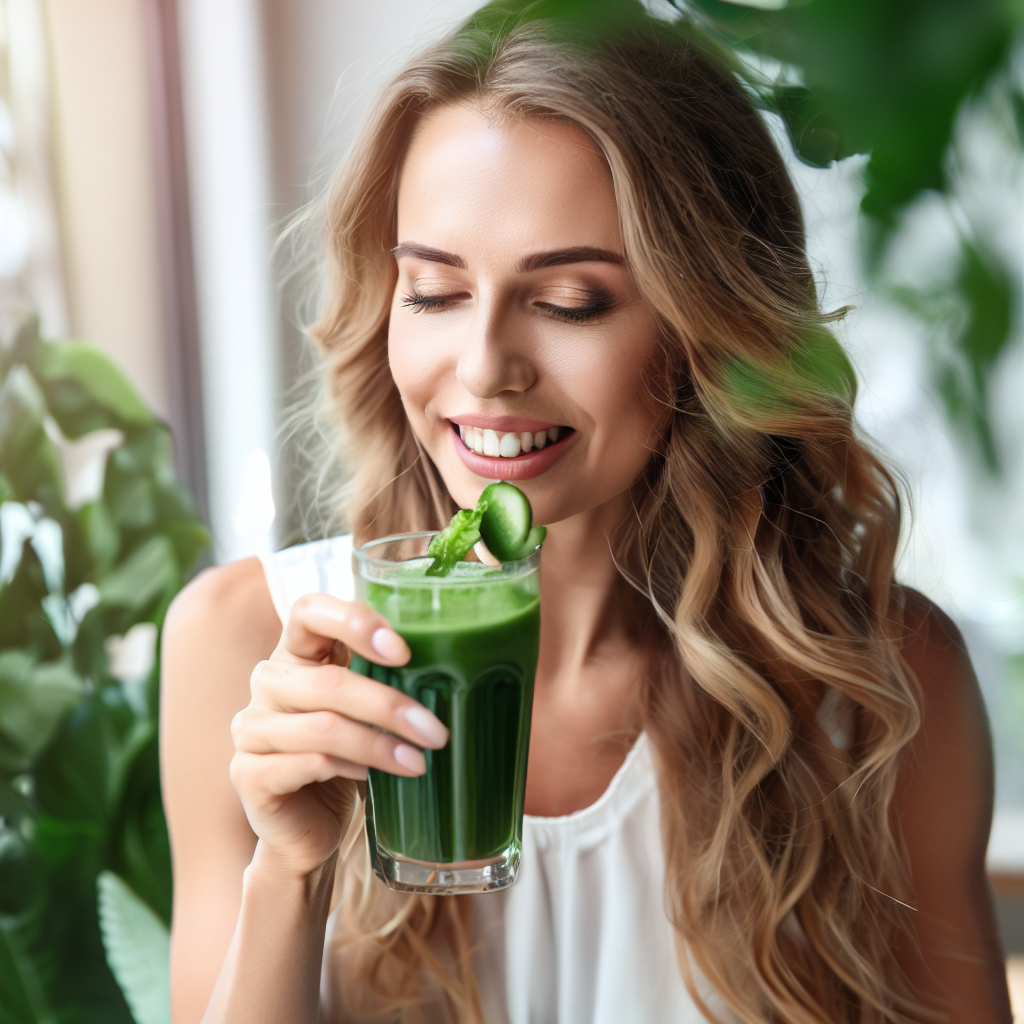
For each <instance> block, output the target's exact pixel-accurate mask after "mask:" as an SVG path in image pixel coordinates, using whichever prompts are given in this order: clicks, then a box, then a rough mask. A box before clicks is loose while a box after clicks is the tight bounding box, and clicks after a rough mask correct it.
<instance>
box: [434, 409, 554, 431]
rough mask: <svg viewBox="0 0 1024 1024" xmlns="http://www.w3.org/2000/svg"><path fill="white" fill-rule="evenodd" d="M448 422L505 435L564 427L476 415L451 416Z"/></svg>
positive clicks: (549, 423) (534, 421)
mask: <svg viewBox="0 0 1024 1024" xmlns="http://www.w3.org/2000/svg"><path fill="white" fill-rule="evenodd" d="M448 420H449V422H451V423H457V424H459V426H462V427H477V428H479V429H480V430H494V431H499V432H502V433H505V434H511V433H516V434H522V433H523V432H524V431H527V430H529V431H530V432H531V433H533V434H535V433H537V431H538V430H547V429H548V427H561V426H564V424H562V423H551V422H549V421H548V420H524V419H522V418H521V417H519V416H478V415H476V414H475V413H469V414H468V415H466V416H449V417H448Z"/></svg>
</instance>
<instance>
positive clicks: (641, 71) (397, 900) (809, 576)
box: [309, 4, 924, 1024]
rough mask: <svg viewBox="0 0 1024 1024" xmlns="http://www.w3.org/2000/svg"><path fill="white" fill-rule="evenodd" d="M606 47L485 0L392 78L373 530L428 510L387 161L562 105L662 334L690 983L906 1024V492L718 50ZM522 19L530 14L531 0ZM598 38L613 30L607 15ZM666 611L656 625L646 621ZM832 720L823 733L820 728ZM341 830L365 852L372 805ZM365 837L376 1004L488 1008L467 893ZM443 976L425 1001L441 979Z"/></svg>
mask: <svg viewBox="0 0 1024 1024" xmlns="http://www.w3.org/2000/svg"><path fill="white" fill-rule="evenodd" d="M622 9H623V11H628V13H624V14H623V15H622V20H621V21H620V23H618V24H617V25H616V26H615V28H614V31H607V30H605V31H590V30H587V29H583V28H580V27H579V26H574V25H573V24H571V23H560V22H559V21H558V20H557V19H536V18H534V19H533V20H531V19H530V18H529V17H528V16H525V15H518V16H511V15H508V16H506V15H505V14H503V13H502V9H501V8H496V7H494V6H492V7H490V8H486V9H485V10H484V11H483V12H481V14H479V15H477V16H476V17H474V18H473V19H470V21H469V22H467V23H466V24H465V25H464V26H463V27H462V28H461V29H459V30H458V31H457V32H455V33H454V34H452V35H451V36H450V37H448V38H446V39H445V40H443V41H442V42H441V43H439V44H437V45H435V46H433V47H432V48H431V49H429V50H428V51H427V52H425V53H423V54H421V55H420V56H419V57H417V58H416V59H414V60H413V61H411V62H410V63H409V64H408V65H407V66H406V67H405V68H404V69H403V70H402V71H401V72H400V73H399V74H398V75H397V76H396V77H395V78H394V80H393V81H392V82H391V84H390V85H389V86H388V88H387V89H386V90H385V92H384V94H383V96H382V98H381V100H380V102H379V104H378V105H377V107H376V109H375V111H374V113H373V114H372V116H371V117H370V119H369V121H368V123H367V125H366V127H365V128H364V131H363V133H362V135H361V136H360V138H359V139H358V141H357V143H356V145H355V146H354V149H353V151H352V153H351V155H350V156H349V158H348V160H347V162H346V163H345V164H344V165H343V167H342V168H341V170H340V171H339V173H338V174H337V176H336V178H335V180H334V181H333V183H332V185H331V187H330V190H329V193H328V195H327V199H326V230H327V239H328V247H329V271H330V279H329V286H328V289H327V294H326V303H325V306H324V308H323V310H322V315H321V316H320V319H319V320H318V322H317V323H316V324H315V325H314V326H313V327H312V328H311V329H310V331H309V333H310V335H311V337H312V338H313V339H314V341H315V343H316V344H317V345H318V347H319V349H320V350H321V352H322V354H323V361H324V370H325V379H326V388H327V393H328V395H329V398H330V401H331V403H332V407H333V409H334V410H335V411H336V414H337V417H338V424H339V431H340V440H339V445H340V451H341V452H342V453H343V458H344V462H345V465H346V467H347V472H348V479H347V483H346V487H345V491H344V495H343V506H344V509H345V512H346V515H347V519H348V524H349V527H350V528H351V529H352V531H353V532H354V533H355V534H356V536H357V537H362V538H367V537H370V536H371V535H383V534H386V533H390V532H394V531H398V530H410V529H422V528H431V527H436V526H439V525H441V524H442V522H443V521H444V520H445V519H446V517H447V515H448V514H449V513H450V511H451V505H452V503H451V500H450V498H449V497H448V495H447V492H446V491H445V488H444V484H443V482H442V481H441V479H440V477H439V476H438V474H437V472H436V470H435V468H434V467H433V465H432V464H431V463H430V462H429V460H428V459H427V458H426V456H425V455H424V454H423V452H422V451H421V450H420V448H419V446H418V444H417V441H416V438H415V436H414V435H413V433H412V431H411V429H410V426H409V424H408V422H407V420H406V417H405V415H404V412H403V409H402V406H401V402H400V400H399V396H398V393H397V390H396V388H395V385H394V382H393V380H392V378H391V375H390V372H389V368H388V362H387V351H386V336H387V325H388V312H389V305H390V299H391V296H392V293H393V289H394V286H395V267H394V263H393V260H392V258H391V256H390V255H389V250H390V249H391V247H392V246H393V245H394V244H395V238H394V213H395V196H396V190H397V183H398V174H399V169H400V166H401V162H402V157H403V155H404V152H405V150H406V147H407V144H408V141H409V138H410V135H411V133H412V131H413V130H414V129H415V126H416V124H417V122H418V120H419V119H420V118H422V117H423V116H424V115H425V114H427V113H428V112H429V111H431V110H433V109H436V108H438V107H441V106H443V105H445V104H451V103H457V102H473V103H476V104H479V105H481V106H482V107H483V108H484V109H486V110H487V112H488V113H489V114H491V115H493V116H495V117H527V118H529V117H544V118H560V119H565V120H567V121H569V122H572V123H574V124H576V125H578V126H579V127H580V128H582V129H583V130H584V131H586V132H587V133H588V134H589V135H590V136H591V137H592V138H593V139H594V140H596V142H597V144H598V145H599V146H600V147H601V149H602V151H603V152H604V154H605V156H606V158H607V161H608V164H609V166H610V168H611V173H612V178H613V182H614V189H615V198H616V202H617V204H618V210H619V215H620V220H621V229H622V237H623V244H624V248H625V253H626V256H627V260H628V264H629V266H630V268H631V270H632V273H633V275H634V277H635V279H636V283H637V286H638V287H639V289H640V290H641V293H642V294H643V296H644V297H645V299H646V301H647V303H648V304H649V306H650V309H651V310H652V311H653V313H654V315H655V317H656V318H657V321H658V323H659V324H660V327H661V336H662V341H661V346H662V353H663V364H664V373H662V374H660V375H659V377H658V379H657V380H652V381H651V387H652V390H653V392H654V393H655V395H656V396H657V397H658V398H659V399H660V400H661V401H662V402H663V403H664V406H665V409H666V417H665V420H666V427H665V429H664V433H663V438H662V445H661V450H660V451H659V453H658V454H656V455H655V456H653V457H652V459H651V461H650V463H649V465H648V467H647V469H646V471H645V473H644V475H643V477H642V479H640V480H638V481H637V482H636V483H635V485H634V487H633V508H634V514H631V515H630V517H629V518H628V519H627V520H626V521H624V522H623V523H622V524H621V525H620V528H619V529H618V531H617V533H616V535H615V538H614V543H615V551H616V555H617V558H618V561H619V564H620V567H621V570H622V573H623V577H624V579H627V580H628V581H629V582H630V583H631V584H632V585H633V586H634V587H636V588H637V589H638V590H639V591H640V592H641V593H642V594H643V595H645V597H646V599H647V601H646V607H647V609H648V611H647V614H648V616H649V618H650V619H651V621H652V622H654V623H655V626H656V629H657V632H658V633H659V635H660V636H661V638H662V641H663V642H662V647H663V652H662V653H663V656H662V658H661V660H660V661H659V663H658V664H657V665H656V666H655V667H654V669H653V670H652V672H651V673H650V675H649V678H648V680H647V683H646V687H645V691H644V697H643V701H644V707H643V714H644V727H645V729H646V730H647V733H648V735H649V736H650V738H651V741H652V743H653V747H654V750H655V751H656V761H657V769H658V777H659V792H660V798H661V818H662V827H663V836H664V847H665V854H666V876H665V899H666V907H667V909H668V913H669V917H670V919H671V921H672V923H673V925H674V927H675V929H676V931H677V934H678V936H679V939H680V940H681V941H680V942H679V943H678V947H679V950H680V969H681V971H682V973H683V977H684V980H685V981H686V983H687V986H688V987H689V988H690V991H691V994H692V996H693V997H694V999H695V1000H696V1001H697V1003H698V1005H699V1006H701V1008H702V1010H703V1012H704V1013H705V1014H706V1015H707V1016H709V1018H710V1019H714V1017H713V1014H712V1013H711V1010H710V1009H709V1008H708V1007H707V1006H706V1005H705V1004H704V1003H703V1001H702V1000H701V998H700V996H699V994H698V992H697V990H696V988H695V986H694V983H693V975H694V971H695V970H696V971H697V972H699V973H700V974H702V975H703V976H704V977H706V978H707V980H708V981H709V982H710V984H711V985H712V986H713V987H714V988H715V989H716V990H717V992H718V993H719V995H720V996H721V997H722V999H723V1000H724V1002H725V1003H726V1005H727V1006H728V1007H729V1008H730V1009H731V1010H732V1011H733V1012H734V1013H735V1014H736V1015H737V1016H738V1017H739V1018H740V1019H741V1020H744V1021H750V1022H754V1021H776V1020H778V1021H785V1022H787V1024H812V1022H813V1024H825V1022H828V1024H839V1022H850V1024H852V1022H854V1021H856V1022H871V1021H897V1020H910V1019H920V1017H921V1016H922V1014H923V1013H924V1011H923V1010H922V1009H921V1008H920V1006H919V1005H918V1004H917V1002H916V1001H915V999H914V997H913V993H912V992H911V991H910V989H909V986H908V984H907V982H906V981H905V979H904V978H903V976H902V975H901V973H900V972H899V970H898V968H897V967H896V965H895V963H894V958H893V952H892V950H893V948H894V947H895V946H896V945H898V944H899V943H900V942H903V941H906V940H908V939H911V940H912V930H911V926H910V923H909V921H908V917H907V914H908V910H907V908H906V907H905V905H904V904H905V901H907V900H908V899H910V895H909V880H908V877H907V871H906V865H905V854H904V851H903V849H902V845H901V840H900V833H899V827H898V822H897V821H896V819H895V817H894V810H893V791H894V787H895V783H896V779H897V774H898V770H899V767H900V764H901V755H902V754H903V752H904V751H905V749H906V746H907V743H908V741H909V740H910V739H911V737H912V736H913V735H914V734H915V732H916V731H917V729H918V725H919V696H918V693H917V689H916V684H915V681H914V679H913V677H912V675H911V674H910V673H909V671H908V669H907V668H906V666H905V665H904V663H903V661H902V659H901V656H900V654H899V630H898V625H897V621H896V620H898V618H899V607H898V604H899V591H898V590H897V589H896V588H895V586H894V582H893V560H894V556H895V550H896V545H897V540H898V535H899V525H900V505H899V499H898V492H897V488H896V486H895V484H894V481H893V478H892V476H891V475H890V474H889V473H888V472H887V471H886V469H885V468H884V466H883V465H882V464H881V463H880V461H879V460H878V459H877V458H876V457H875V456H874V455H873V454H872V452H871V451H870V450H869V448H868V447H867V446H866V445H865V444H864V443H863V442H862V441H861V440H859V439H858V437H857V436H856V434H855V430H854V426H853V420H852V403H853V398H854V383H853V374H852V371H851V369H850V366H849V363H848V362H847V360H846V357H845V356H844V355H843V353H842V349H841V348H840V346H839V344H838V342H837V341H836V340H835V338H834V336H833V335H832V333H831V332H830V330H829V329H828V323H829V321H830V318H829V317H828V316H825V315H823V314H822V313H821V312H820V311H819V309H818V303H817V298H816V295H815V289H814V283H813V277H812V274H811V271H810V268H809V266H808V263H807V258H806V255H805V251H804V233H803V223H802V217H801V213H800V208H799V203H798V200H797V197H796V195H795V192H794V189H793V186H792V183H791V181H790V179H789V177H788V175H787V173H786V171H785V169H784V166H783V162H782V160H781V158H780V156H779V154H778V152H777V150H776V149H775V146H774V145H773V143H772V141H771V138H770V135H769V132H768V130H767V128H766V126H765V124H764V122H763V120H762V118H761V116H760V115H759V113H758V112H757V110H756V108H755V106H754V104H753V103H752V101H751V99H750V97H749V96H748V94H747V93H746V92H745V91H744V89H743V88H742V86H741V84H740V83H739V81H738V79H737V75H736V74H735V71H734V69H733V68H732V67H731V66H730V64H729V58H728V56H727V55H726V54H725V53H724V52H721V51H720V50H719V49H718V48H717V47H716V46H714V45H713V44H711V43H710V42H709V41H708V40H707V39H706V38H704V36H703V35H702V34H701V33H699V32H697V31H696V30H694V29H693V27H692V26H690V25H687V24H686V23H679V24H675V25H668V24H666V23H662V22H656V21H654V20H653V19H650V18H648V17H646V16H645V15H643V14H641V13H640V12H639V9H638V8H637V10H635V11H634V10H633V9H632V8H631V7H629V6H628V5H625V4H624V5H622ZM527 10H529V8H527ZM605 28H606V29H607V26H606V27H605ZM658 623H660V627H659V626H658V625H657V624H658ZM838 706H844V707H845V708H846V709H847V718H848V719H849V720H850V721H851V722H853V723H854V729H853V735H852V737H851V742H850V743H849V745H846V746H845V747H844V749H839V747H837V746H834V745H833V744H832V743H831V742H830V740H829V738H828V736H826V734H825V731H824V730H823V728H822V726H821V725H820V724H819V721H821V715H822V711H823V710H825V711H827V710H828V709H830V708H831V709H832V710H833V711H834V710H835V708H836V707H838ZM353 828H354V829H355V830H356V831H354V832H353V833H352V836H354V837H356V839H358V836H359V833H358V820H355V823H354V825H353ZM356 839H353V838H351V837H350V842H349V847H348V849H349V851H350V852H348V853H347V855H346V857H345V858H344V860H345V867H344V869H343V870H342V871H341V874H340V879H341V884H342V885H343V887H344V889H345V890H346V895H345V896H344V898H343V907H342V913H343V917H342V919H341V921H340V923H339V927H338V940H337V951H338V956H339V957H340V958H341V959H342V960H344V961H345V964H344V970H345V972H346V976H347V984H346V986H345V987H346V989H347V990H348V991H350V992H352V991H358V992H359V994H360V995H359V999H360V1000H361V1004H360V1007H361V1009H362V1010H363V1011H365V1012H366V1013H368V1014H369V1013H371V1012H376V1011H381V1012H384V1011H386V1010H387V1009H388V1008H389V1007H390V1008H391V1009H392V1010H394V1009H396V1008H398V1007H401V1006H413V1005H415V1004H416V1003H417V1001H418V1000H419V1001H421V1000H423V999H424V998H426V997H427V996H428V995H429V994H430V993H431V992H435V993H436V992H441V991H443V992H444V994H445V995H446V997H447V998H448V1000H449V1003H450V1006H451V1008H452V1011H453V1014H454V1015H455V1016H456V1017H458V1018H460V1019H463V1020H476V1019H480V1006H479V1000H478V998H477V996H476V990H475V986H474V981H473V976H472V969H471V963H470V949H471V935H470V934H469V932H468V918H467V912H466V908H465V906H464V905H462V903H463V901H461V900H459V899H448V900H446V901H441V902H442V903H443V904H444V905H443V906H439V905H438V901H437V899H436V898H424V897H415V898H408V897H399V896H397V895H396V894H392V893H389V892H388V891H387V890H385V889H384V887H383V886H382V885H381V884H380V883H378V882H376V881H375V880H374V879H372V877H371V875H370V873H369V870H368V868H367V866H366V861H365V842H362V841H361V840H360V841H356ZM431 986H433V988H431Z"/></svg>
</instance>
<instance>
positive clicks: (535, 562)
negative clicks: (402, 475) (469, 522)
mask: <svg viewBox="0 0 1024 1024" xmlns="http://www.w3.org/2000/svg"><path fill="white" fill-rule="evenodd" d="M440 532H441V531H440V530H420V531H417V532H414V533H392V534H390V535H388V536H387V537H380V538H379V539H378V540H371V541H367V542H366V543H365V544H360V545H359V546H358V547H355V548H353V549H352V555H353V557H354V558H355V560H356V564H357V566H358V570H357V575H359V576H361V577H362V578H363V579H369V580H370V581H371V582H388V581H386V580H381V579H380V578H379V577H378V578H377V579H374V578H373V577H368V576H366V575H365V574H364V573H363V571H362V570H363V568H364V567H375V568H378V569H379V570H381V571H386V570H387V569H388V568H390V567H393V566H396V565H401V564H402V563H403V562H407V561H411V559H407V558H402V559H398V560H395V559H391V558H374V557H373V556H372V555H371V554H369V550H370V549H371V548H375V547H379V546H380V545H382V544H392V543H396V542H401V541H411V540H421V539H422V538H424V537H436V536H437V535H438V534H439V533H440ZM416 557H418V558H424V557H426V556H425V555H418V556H416ZM477 564H482V563H477ZM539 567H540V547H539V546H538V547H536V548H534V550H533V551H531V552H530V553H529V554H528V555H527V556H526V557H525V558H518V559H516V560H515V561H512V562H502V563H501V565H495V566H488V568H489V569H490V570H491V571H490V572H489V573H486V574H484V575H480V576H476V577H472V578H467V577H465V576H459V577H453V576H424V577H422V578H421V577H413V578H406V579H403V580H402V581H401V584H402V586H420V587H437V586H441V587H445V586H447V587H464V586H477V587H478V586H482V585H484V584H488V583H507V582H508V581H509V580H513V579H518V578H521V577H524V576H529V575H530V573H532V572H536V571H537V569H538V568H539ZM395 582H398V581H397V580H396V581H395Z"/></svg>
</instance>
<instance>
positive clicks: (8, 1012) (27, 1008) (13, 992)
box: [0, 928, 49, 1024]
mask: <svg viewBox="0 0 1024 1024" xmlns="http://www.w3.org/2000/svg"><path fill="white" fill-rule="evenodd" d="M0 1013H2V1015H3V1021H4V1024H44V1022H45V1021H46V1020H47V1017H48V1016H49V1015H45V1016H44V1015H43V1014H41V1013H39V1012H37V1011H36V1007H35V1006H34V1005H33V1001H32V999H31V998H30V996H29V993H28V986H27V985H26V984H25V979H24V978H23V977H22V972H21V969H20V968H19V966H18V963H17V960H16V959H15V956H14V951H13V950H12V949H11V946H10V943H9V942H8V940H7V934H6V932H5V931H4V929H3V928H0Z"/></svg>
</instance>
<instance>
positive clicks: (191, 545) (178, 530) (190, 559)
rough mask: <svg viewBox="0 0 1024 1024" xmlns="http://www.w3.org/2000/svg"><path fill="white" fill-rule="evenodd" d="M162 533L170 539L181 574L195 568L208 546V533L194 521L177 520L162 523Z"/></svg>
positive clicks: (201, 525)
mask: <svg viewBox="0 0 1024 1024" xmlns="http://www.w3.org/2000/svg"><path fill="white" fill-rule="evenodd" d="M163 531H164V533H166V534H167V536H168V537H170V539H171V542H172V543H173V544H174V550H175V552H176V554H177V557H178V565H179V566H180V567H181V569H182V571H183V572H188V571H189V570H190V569H192V568H193V567H194V566H195V563H196V559H197V558H198V557H199V554H200V552H202V551H204V550H205V549H206V548H208V547H209V546H210V539H211V538H210V531H209V530H208V529H207V528H206V527H205V526H204V525H203V524H202V523H200V522H197V521H196V520H195V519H178V520H175V521H174V522H169V523H164V524H163Z"/></svg>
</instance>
